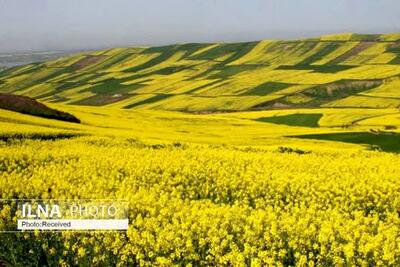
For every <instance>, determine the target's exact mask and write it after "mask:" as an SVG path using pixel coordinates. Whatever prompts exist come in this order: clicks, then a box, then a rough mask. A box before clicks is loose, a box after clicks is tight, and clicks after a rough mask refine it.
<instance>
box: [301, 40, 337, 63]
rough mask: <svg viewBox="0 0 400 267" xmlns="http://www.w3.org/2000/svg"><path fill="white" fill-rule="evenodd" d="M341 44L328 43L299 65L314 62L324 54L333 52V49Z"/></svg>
mask: <svg viewBox="0 0 400 267" xmlns="http://www.w3.org/2000/svg"><path fill="white" fill-rule="evenodd" d="M340 46H341V44H340V43H327V44H326V45H325V46H324V47H323V48H322V49H320V50H319V51H317V52H316V53H315V54H313V55H312V56H310V57H308V58H306V59H304V60H303V61H302V62H300V63H299V64H298V65H309V64H312V63H313V62H315V61H318V60H320V59H322V58H323V57H324V56H326V55H328V54H330V53H332V52H333V51H335V50H336V49H338V48H339V47H340Z"/></svg>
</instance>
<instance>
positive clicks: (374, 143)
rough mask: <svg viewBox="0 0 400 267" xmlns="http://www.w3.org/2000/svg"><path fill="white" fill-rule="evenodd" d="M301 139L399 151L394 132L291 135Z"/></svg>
mask: <svg viewBox="0 0 400 267" xmlns="http://www.w3.org/2000/svg"><path fill="white" fill-rule="evenodd" d="M292 137H296V138H302V139H318V140H328V141H337V142H345V143H353V144H366V145H369V146H370V147H371V148H375V147H379V148H380V149H381V150H383V151H386V152H396V153H399V152H400V134H395V133H368V132H356V133H329V134H310V135H301V136H292Z"/></svg>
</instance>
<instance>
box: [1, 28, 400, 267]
mask: <svg viewBox="0 0 400 267" xmlns="http://www.w3.org/2000/svg"><path fill="white" fill-rule="evenodd" d="M399 64H400V34H390V35H359V34H342V35H330V36H322V37H320V38H314V39H307V40H299V41H259V42H248V43H232V44H182V45H172V46H164V47H139V48H115V49H108V50H101V51H95V52H87V53H84V54H77V55H73V56H69V57H65V58H61V59H58V60H54V61H48V62H44V63H34V64H29V65H24V66H19V67H13V68H9V69H5V70H3V71H1V72H0V93H7V94H15V95H23V96H28V97H31V98H34V99H36V100H38V101H40V102H42V103H44V104H45V105H47V106H48V107H50V108H53V109H55V110H60V111H63V112H67V113H69V114H72V115H74V116H75V117H76V118H78V119H79V121H80V123H72V122H66V121H59V120H55V119H49V118H43V117H38V116H32V115H29V114H22V113H18V112H15V111H12V110H6V109H0V198H1V199H88V198H90V199H124V200H126V201H127V202H128V203H129V230H128V231H127V232H118V233H115V232H108V233H104V232H61V233H51V232H50V233H49V232H20V233H0V266H3V265H4V266H39V265H40V266H114V265H116V266H399V265H400V194H399V192H400V180H399V174H400V167H399V164H398V162H399V160H400V155H399V154H398V153H399V152H400V110H399V107H400V65H399ZM8 209H9V207H7V206H5V205H2V206H0V218H1V219H0V230H1V229H7V227H9V226H10V225H12V224H14V223H15V218H12V217H9V216H8V215H7V214H8V213H7V210H8ZM27 255H28V256H29V257H28V256H27Z"/></svg>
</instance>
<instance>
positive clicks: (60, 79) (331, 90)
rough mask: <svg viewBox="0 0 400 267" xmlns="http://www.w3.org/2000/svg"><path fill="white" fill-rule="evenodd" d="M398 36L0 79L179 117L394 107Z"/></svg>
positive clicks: (62, 97) (279, 44)
mask: <svg viewBox="0 0 400 267" xmlns="http://www.w3.org/2000/svg"><path fill="white" fill-rule="evenodd" d="M399 77H400V34H387V35H360V34H341V35H330V36H322V37H320V38H314V39H307V40H299V41H259V42H247V43H227V44H182V45H170V46H162V47H142V48H115V49H109V50H102V51H96V52H91V53H83V54H78V55H74V56H70V57H66V58H62V59H58V60H55V61H49V62H46V63H38V64H30V65H25V66H20V67H14V68H9V69H6V70H3V71H2V72H0V92H3V93H13V94H21V95H25V96H29V97H33V98H35V99H39V100H41V101H45V102H51V103H65V104H73V105H89V106H109V107H116V108H125V109H133V108H153V109H165V110H179V111H196V112H199V111H203V112H210V111H237V110H259V109H278V108H307V107H365V108H397V107H399V106H400V90H399V88H400V79H399Z"/></svg>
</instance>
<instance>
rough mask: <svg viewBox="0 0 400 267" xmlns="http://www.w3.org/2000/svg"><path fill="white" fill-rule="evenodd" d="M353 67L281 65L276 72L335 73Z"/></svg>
mask: <svg viewBox="0 0 400 267" xmlns="http://www.w3.org/2000/svg"><path fill="white" fill-rule="evenodd" d="M354 67H355V66H348V65H300V64H297V65H281V66H279V67H278V68H277V69H278V70H312V71H315V72H320V73H337V72H339V71H344V70H348V69H351V68H354Z"/></svg>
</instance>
